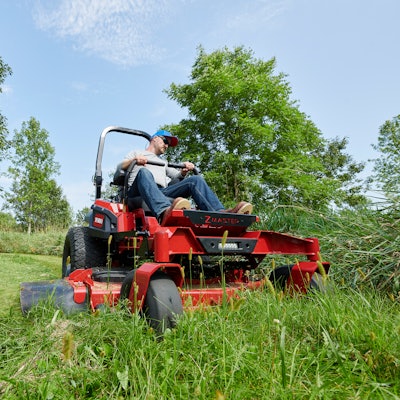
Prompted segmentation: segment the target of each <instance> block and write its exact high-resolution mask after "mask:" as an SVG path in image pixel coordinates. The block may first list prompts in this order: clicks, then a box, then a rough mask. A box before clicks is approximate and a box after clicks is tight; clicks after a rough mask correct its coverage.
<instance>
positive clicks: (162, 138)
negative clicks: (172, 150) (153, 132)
mask: <svg viewBox="0 0 400 400" xmlns="http://www.w3.org/2000/svg"><path fill="white" fill-rule="evenodd" d="M159 137H160V138H161V140H162V141H163V142H164V144H168V145H169V141H168V139H167V138H166V137H165V136H159Z"/></svg>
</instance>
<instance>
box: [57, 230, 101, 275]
mask: <svg viewBox="0 0 400 400" xmlns="http://www.w3.org/2000/svg"><path fill="white" fill-rule="evenodd" d="M106 266H107V243H106V242H105V241H102V240H100V239H96V238H94V237H92V236H90V231H89V228H88V227H86V226H85V227H82V226H75V227H73V228H70V229H69V231H68V233H67V236H66V237H65V242H64V251H63V256H62V269H61V276H62V277H63V278H65V277H66V276H68V275H69V274H70V273H71V272H72V271H75V270H76V269H86V268H96V267H100V268H104V267H106Z"/></svg>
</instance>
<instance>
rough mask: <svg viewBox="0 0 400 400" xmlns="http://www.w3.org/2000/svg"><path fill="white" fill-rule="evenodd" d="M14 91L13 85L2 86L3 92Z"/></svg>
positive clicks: (9, 92) (10, 92)
mask: <svg viewBox="0 0 400 400" xmlns="http://www.w3.org/2000/svg"><path fill="white" fill-rule="evenodd" d="M12 92H13V89H12V87H11V86H9V85H3V86H2V87H1V93H4V94H12Z"/></svg>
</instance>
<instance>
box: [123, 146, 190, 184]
mask: <svg viewBox="0 0 400 400" xmlns="http://www.w3.org/2000/svg"><path fill="white" fill-rule="evenodd" d="M137 156H143V157H146V158H147V160H148V161H154V162H157V163H159V164H160V163H162V165H152V164H148V163H147V164H146V165H135V166H134V168H133V170H132V172H131V175H130V177H129V179H128V186H131V185H132V183H133V181H134V180H135V178H136V175H137V173H138V171H139V169H140V168H147V169H148V170H149V171H150V172H151V173H152V174H153V176H154V180H155V182H156V183H157V185H159V186H161V187H167V186H168V183H169V182H170V181H171V180H172V179H175V178H182V174H181V171H179V170H177V169H175V168H171V167H168V162H167V161H165V160H163V159H162V158H160V157H158V156H157V155H155V154H154V153H152V152H151V151H147V150H140V151H138V150H133V151H131V152H130V153H129V154H127V155H126V157H125V158H124V161H125V160H132V159H133V158H135V157H137Z"/></svg>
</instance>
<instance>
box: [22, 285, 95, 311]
mask: <svg viewBox="0 0 400 400" xmlns="http://www.w3.org/2000/svg"><path fill="white" fill-rule="evenodd" d="M20 288H21V291H20V302H21V309H22V313H23V314H27V313H28V312H29V310H30V309H31V308H32V307H34V306H36V305H38V304H39V303H40V302H43V303H44V304H46V303H48V304H49V305H53V306H54V307H56V308H58V309H61V310H62V311H63V312H64V313H65V314H67V315H70V314H74V313H78V312H82V311H88V310H89V307H88V302H87V301H84V302H83V303H76V302H75V301H74V289H73V287H72V286H71V285H70V284H69V283H68V282H67V281H66V280H64V279H57V280H54V281H40V282H23V283H21V285H20ZM87 297H88V296H87V294H86V300H87Z"/></svg>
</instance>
